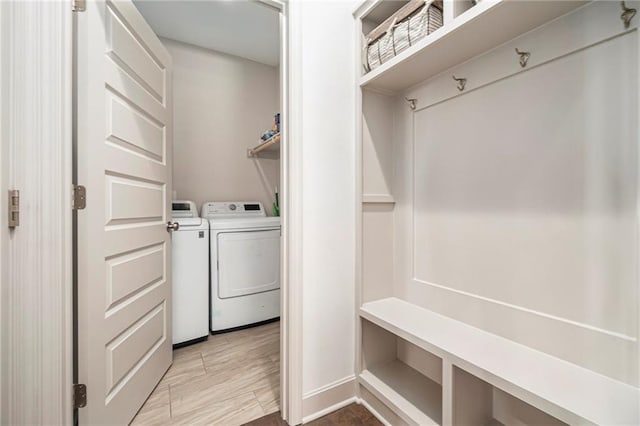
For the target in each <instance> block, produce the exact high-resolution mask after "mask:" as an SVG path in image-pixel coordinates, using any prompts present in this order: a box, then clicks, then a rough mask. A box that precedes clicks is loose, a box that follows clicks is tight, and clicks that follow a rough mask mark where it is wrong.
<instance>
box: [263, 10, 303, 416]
mask: <svg viewBox="0 0 640 426" xmlns="http://www.w3.org/2000/svg"><path fill="white" fill-rule="evenodd" d="M258 1H260V2H261V3H262V4H264V5H266V6H269V7H272V8H275V9H277V10H278V11H279V12H280V99H281V112H282V116H283V117H284V120H283V126H282V139H281V142H280V144H281V148H280V164H281V166H280V186H281V190H282V195H283V196H282V204H283V205H282V209H281V211H282V256H281V258H282V262H281V270H282V274H281V275H282V276H281V283H282V289H283V291H281V300H280V302H281V303H280V306H281V308H280V309H281V318H282V320H281V322H280V353H281V354H282V356H281V357H280V411H281V415H282V418H283V419H284V420H286V421H287V422H288V423H289V424H290V425H297V424H300V423H302V285H301V283H302V268H301V261H302V203H301V201H302V184H301V182H302V169H301V167H300V164H301V159H302V156H301V146H300V144H299V141H300V137H299V135H300V126H299V121H300V117H301V115H300V114H299V111H300V108H299V106H300V104H301V99H300V96H299V95H300V90H296V85H295V84H294V76H296V75H297V71H296V70H297V69H299V68H296V65H297V64H294V63H292V61H291V57H292V55H291V50H292V49H293V48H296V47H297V46H298V45H297V44H294V40H291V39H290V37H289V34H290V25H291V17H290V14H289V13H290V8H289V1H288V0H258ZM295 57H298V58H299V57H300V56H299V55H296V56H295ZM291 141H295V142H294V143H291Z"/></svg>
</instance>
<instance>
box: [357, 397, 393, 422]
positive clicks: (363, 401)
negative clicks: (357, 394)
mask: <svg viewBox="0 0 640 426" xmlns="http://www.w3.org/2000/svg"><path fill="white" fill-rule="evenodd" d="M357 402H358V404H362V405H363V406H364V408H366V409H367V410H369V412H370V413H371V414H373V415H374V416H375V418H376V419H378V420H380V423H382V424H383V425H384V426H393V425H392V424H391V423H389V422H388V421H387V419H385V418H384V417H382V415H381V414H380V413H379V412H378V410H376V409H375V408H373V407H372V406H371V405H370V404H369V403H368V402H367V401H365V400H364V399H362V398H358V401H357Z"/></svg>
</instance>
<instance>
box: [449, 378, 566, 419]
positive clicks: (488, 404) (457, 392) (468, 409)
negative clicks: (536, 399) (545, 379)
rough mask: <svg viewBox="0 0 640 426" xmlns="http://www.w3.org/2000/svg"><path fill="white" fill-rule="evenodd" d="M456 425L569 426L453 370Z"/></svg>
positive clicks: (488, 385)
mask: <svg viewBox="0 0 640 426" xmlns="http://www.w3.org/2000/svg"><path fill="white" fill-rule="evenodd" d="M453 424H454V425H461V426H464V425H474V426H475V425H515V424H518V425H545V426H561V425H566V424H567V423H564V422H562V421H560V420H558V419H556V418H555V417H553V416H550V415H549V414H547V413H545V412H544V411H541V410H539V409H537V408H536V407H534V406H532V405H530V404H527V403H526V402H524V401H522V400H521V399H518V398H516V397H514V396H513V395H510V394H508V393H506V392H504V391H502V390H500V389H498V388H496V387H495V386H492V385H491V384H489V383H487V382H485V381H484V380H482V379H479V378H477V377H476V376H474V375H472V374H470V373H467V372H466V371H464V370H462V369H461V368H458V367H456V366H453Z"/></svg>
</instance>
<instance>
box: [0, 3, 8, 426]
mask: <svg viewBox="0 0 640 426" xmlns="http://www.w3.org/2000/svg"><path fill="white" fill-rule="evenodd" d="M7 7H8V3H7V2H2V3H0V117H2V119H0V194H6V193H7V191H8V189H9V173H8V170H9V166H10V164H11V163H10V162H9V158H8V155H9V152H8V151H9V149H8V148H9V143H8V134H7V127H8V126H7V125H6V119H7V118H8V117H9V108H8V105H7V100H8V98H9V92H8V89H9V82H8V81H7V76H8V74H7V71H8V65H9V61H8V57H9V49H8V43H9V36H10V34H9V33H8V32H7V31H6V30H4V31H3V30H2V29H3V28H5V29H6V28H8V27H9V23H8V18H7ZM6 208H7V200H6V199H5V198H4V197H0V211H1V212H2V213H0V284H2V283H7V282H9V274H8V272H7V270H8V268H7V267H8V263H9V256H8V248H9V229H8V227H7V222H8V220H7V216H6V215H5V214H4V212H5V211H6ZM7 287H8V286H6V285H1V287H0V324H2V327H0V423H1V424H9V421H8V419H7V406H6V405H7V404H6V403H7V401H6V400H5V398H4V397H5V395H7V394H8V393H7V391H8V380H5V375H4V374H5V372H7V371H8V369H7V365H6V363H7V361H8V360H7V356H6V354H7V352H6V351H7V345H6V338H5V337H6V336H7V331H8V329H7V327H6V326H5V325H6V324H8V322H7V318H6V311H7V310H6V309H4V304H5V303H6V302H5V300H6V291H7V290H8V289H7Z"/></svg>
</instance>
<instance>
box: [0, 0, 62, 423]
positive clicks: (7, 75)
mask: <svg viewBox="0 0 640 426" xmlns="http://www.w3.org/2000/svg"><path fill="white" fill-rule="evenodd" d="M0 10H1V14H2V16H1V17H0V19H1V20H0V34H1V36H0V38H1V40H0V42H1V43H2V44H1V45H0V53H1V54H0V87H1V89H0V92H1V96H0V117H2V118H1V120H0V121H2V129H1V133H0V143H1V144H2V145H1V148H0V151H1V155H2V159H1V162H0V182H1V184H0V189H2V194H1V195H2V202H0V207H1V213H0V216H1V217H2V219H1V220H0V226H1V228H2V230H1V231H0V247H1V248H0V255H1V256H2V258H1V261H0V263H2V265H1V268H2V271H1V274H2V275H0V302H1V305H0V306H1V311H2V312H1V313H2V316H1V317H0V322H1V324H2V325H1V327H0V336H1V347H0V353H1V358H2V359H1V364H0V370H1V373H2V374H1V376H0V377H1V392H0V411H1V415H0V423H2V424H15V425H18V424H21V425H27V424H50V425H53V424H56V425H57V424H71V423H72V409H71V398H70V397H71V382H72V369H71V367H72V364H71V361H72V357H71V355H72V347H71V343H72V342H71V337H72V336H71V332H70V330H71V306H70V305H71V283H72V279H71V244H70V242H71V208H70V207H71V108H70V105H71V84H70V83H71V69H70V68H71V55H70V52H69V49H70V46H71V28H72V27H71V13H70V9H69V4H65V3H63V2H47V3H36V2H2V3H0ZM9 88H10V90H9ZM9 188H11V189H18V190H20V210H21V211H20V226H19V227H17V228H16V229H14V230H12V231H8V228H7V222H6V220H7V219H6V217H7V205H6V202H7V192H6V190H7V189H9Z"/></svg>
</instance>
